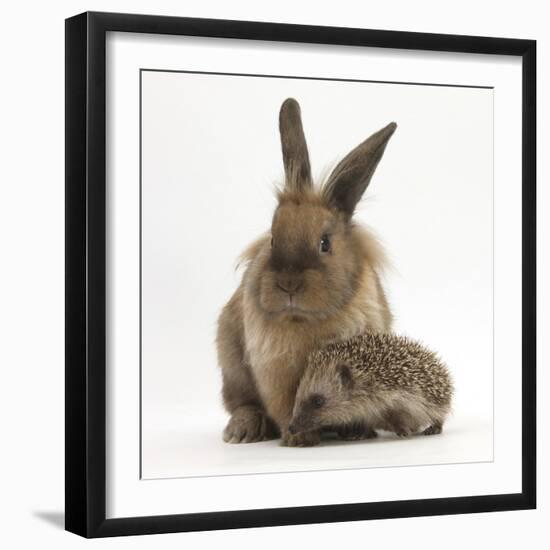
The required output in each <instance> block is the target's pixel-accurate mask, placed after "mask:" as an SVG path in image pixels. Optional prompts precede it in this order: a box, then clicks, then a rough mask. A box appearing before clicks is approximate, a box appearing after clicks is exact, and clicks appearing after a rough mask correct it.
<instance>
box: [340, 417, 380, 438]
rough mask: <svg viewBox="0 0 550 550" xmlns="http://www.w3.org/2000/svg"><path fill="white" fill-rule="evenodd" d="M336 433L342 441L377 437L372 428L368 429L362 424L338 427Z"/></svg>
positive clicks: (353, 423) (355, 423) (356, 423)
mask: <svg viewBox="0 0 550 550" xmlns="http://www.w3.org/2000/svg"><path fill="white" fill-rule="evenodd" d="M336 433H337V434H338V437H339V438H340V439H344V440H345V441H357V440H359V439H372V438H373V437H376V436H377V435H378V434H377V433H376V432H375V431H374V430H373V429H372V428H369V427H368V426H367V425H366V424H365V423H363V422H352V423H351V424H345V425H344V426H339V427H338V428H337V429H336Z"/></svg>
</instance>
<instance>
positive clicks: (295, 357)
mask: <svg viewBox="0 0 550 550" xmlns="http://www.w3.org/2000/svg"><path fill="white" fill-rule="evenodd" d="M396 127H397V125H396V124H395V123H394V122H392V123H390V124H388V125H387V126H386V127H384V128H382V129H381V130H379V131H377V132H376V133H374V134H373V135H371V136H370V137H369V138H368V139H367V140H365V141H363V142H362V143H361V144H360V145H358V146H357V147H356V148H355V149H353V150H352V151H351V152H350V153H349V154H348V155H347V156H346V157H344V159H343V160H341V161H340V162H339V163H338V164H337V165H336V167H335V168H334V169H333V170H332V172H331V173H330V174H329V176H328V177H327V178H326V180H325V181H324V182H323V183H322V184H321V185H319V186H317V187H315V186H314V184H313V181H312V176H311V168H310V162H309V154H308V149H307V145H306V140H305V136H304V131H303V127H302V120H301V111H300V106H299V104H298V102H297V101H296V100H295V99H293V98H288V99H286V100H285V101H284V102H283V104H282V106H281V109H280V113H279V131H280V137H281V146H282V156H283V164H284V173H285V180H284V186H283V187H282V188H281V189H280V190H279V191H278V196H277V199H278V204H277V207H276V209H275V213H274V215H273V219H272V222H271V230H270V231H269V232H267V233H266V234H264V235H263V236H261V237H260V238H259V239H257V240H256V241H255V242H253V243H252V244H251V245H250V246H249V248H248V249H247V250H246V251H245V252H244V253H243V255H242V258H241V259H242V261H243V264H244V266H245V269H244V273H243V276H242V280H241V284H240V286H239V287H238V288H237V290H236V291H235V293H234V294H233V296H232V297H231V299H230V300H229V302H228V303H227V304H226V305H225V307H224V308H223V310H222V311H221V313H220V316H219V319H218V329H217V336H216V344H217V352H218V361H219V366H220V368H221V373H222V397H223V403H224V406H225V408H226V410H227V411H228V412H229V414H230V415H231V417H230V420H229V422H228V424H227V426H226V427H225V430H224V432H223V439H224V441H226V442H230V443H251V442H256V441H264V440H267V439H274V438H277V437H281V443H282V445H286V446H311V445H316V444H317V443H318V442H319V440H320V432H319V431H315V430H313V431H309V432H307V433H298V434H291V433H290V432H289V429H288V428H289V423H290V420H291V417H292V412H293V407H294V400H295V396H296V391H297V388H298V383H299V381H300V378H301V376H302V374H303V371H304V369H305V366H306V364H307V357H308V355H309V353H310V352H311V351H312V350H314V349H316V348H319V347H321V346H324V345H326V344H329V343H332V342H338V341H342V340H347V339H349V338H351V337H353V336H355V335H357V334H360V333H362V332H364V331H375V332H376V331H378V332H387V331H389V330H390V329H391V323H392V315H391V312H390V308H389V305H388V301H387V299H386V296H385V293H384V290H383V288H382V285H381V281H380V272H381V270H382V269H383V267H384V262H385V255H384V252H383V249H382V247H381V245H380V244H379V243H378V241H377V240H376V239H375V238H374V236H373V235H372V234H370V233H369V232H368V231H367V230H366V229H364V228H362V227H360V226H359V225H358V224H356V223H355V222H354V219H353V214H354V211H355V208H356V205H357V203H358V202H359V200H360V199H361V197H362V195H363V193H364V192H365V190H366V188H367V186H368V185H369V183H370V181H371V178H372V176H373V174H374V171H375V169H376V167H377V165H378V163H379V162H380V159H381V158H382V155H383V153H384V150H385V149H386V145H387V143H388V141H389V139H390V137H391V136H392V134H393V133H394V131H395V129H396Z"/></svg>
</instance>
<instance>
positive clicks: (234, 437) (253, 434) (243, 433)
mask: <svg viewBox="0 0 550 550" xmlns="http://www.w3.org/2000/svg"><path fill="white" fill-rule="evenodd" d="M277 435H278V434H277V430H276V428H275V426H274V425H273V422H272V421H271V420H270V419H269V418H268V417H267V415H266V414H265V413H264V412H263V411H262V410H260V409H258V408H257V407H239V408H237V409H235V410H234V411H233V414H232V416H231V418H230V419H229V422H228V423H227V426H226V427H225V430H224V431H223V440H224V441H225V442H226V443H255V442H257V441H266V440H268V439H275V438H276V437H277Z"/></svg>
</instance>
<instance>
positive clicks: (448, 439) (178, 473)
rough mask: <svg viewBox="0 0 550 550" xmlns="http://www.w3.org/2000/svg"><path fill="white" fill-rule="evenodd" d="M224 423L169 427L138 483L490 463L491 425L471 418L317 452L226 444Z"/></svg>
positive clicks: (151, 448) (153, 441)
mask: <svg viewBox="0 0 550 550" xmlns="http://www.w3.org/2000/svg"><path fill="white" fill-rule="evenodd" d="M222 429H223V424H219V425H212V424H208V425H207V424H205V425H203V426H196V427H195V428H194V429H190V428H189V427H186V429H185V430H184V431H182V430H177V429H176V428H175V427H174V426H172V427H170V428H168V429H164V430H163V429H161V428H159V429H157V430H155V432H154V433H155V436H154V437H151V438H148V439H144V441H143V455H142V473H143V477H142V478H143V479H163V478H164V479H166V478H177V477H198V476H219V475H244V474H268V473H275V472H277V473H280V472H304V471H306V472H307V471H319V470H338V469H359V468H382V467H399V466H422V465H434V464H453V463H468V462H490V461H492V460H493V431H492V423H490V422H480V421H478V420H477V419H475V418H470V419H458V418H452V419H450V420H449V422H448V423H447V425H446V426H445V428H444V431H443V433H442V434H440V435H434V436H424V435H417V436H412V437H410V438H398V437H397V436H395V435H393V434H387V433H383V434H380V435H379V436H378V437H377V438H376V439H369V440H364V441H340V440H336V439H334V438H330V439H324V440H323V441H322V443H321V444H320V445H319V446H317V447H309V448H289V447H282V446H281V445H280V442H279V441H278V440H274V441H265V442H261V443H250V444H242V445H235V444H228V443H224V442H223V441H222V438H221V432H222Z"/></svg>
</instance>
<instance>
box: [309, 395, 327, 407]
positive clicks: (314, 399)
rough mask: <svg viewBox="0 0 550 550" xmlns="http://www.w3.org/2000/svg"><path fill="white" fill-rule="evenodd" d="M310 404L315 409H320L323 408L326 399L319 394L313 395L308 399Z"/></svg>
mask: <svg viewBox="0 0 550 550" xmlns="http://www.w3.org/2000/svg"><path fill="white" fill-rule="evenodd" d="M310 401H311V404H312V406H313V407H314V408H315V409H320V408H321V407H323V406H324V404H325V402H326V399H325V398H324V396H322V395H321V394H319V393H315V394H313V395H312V396H311V398H310Z"/></svg>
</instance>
